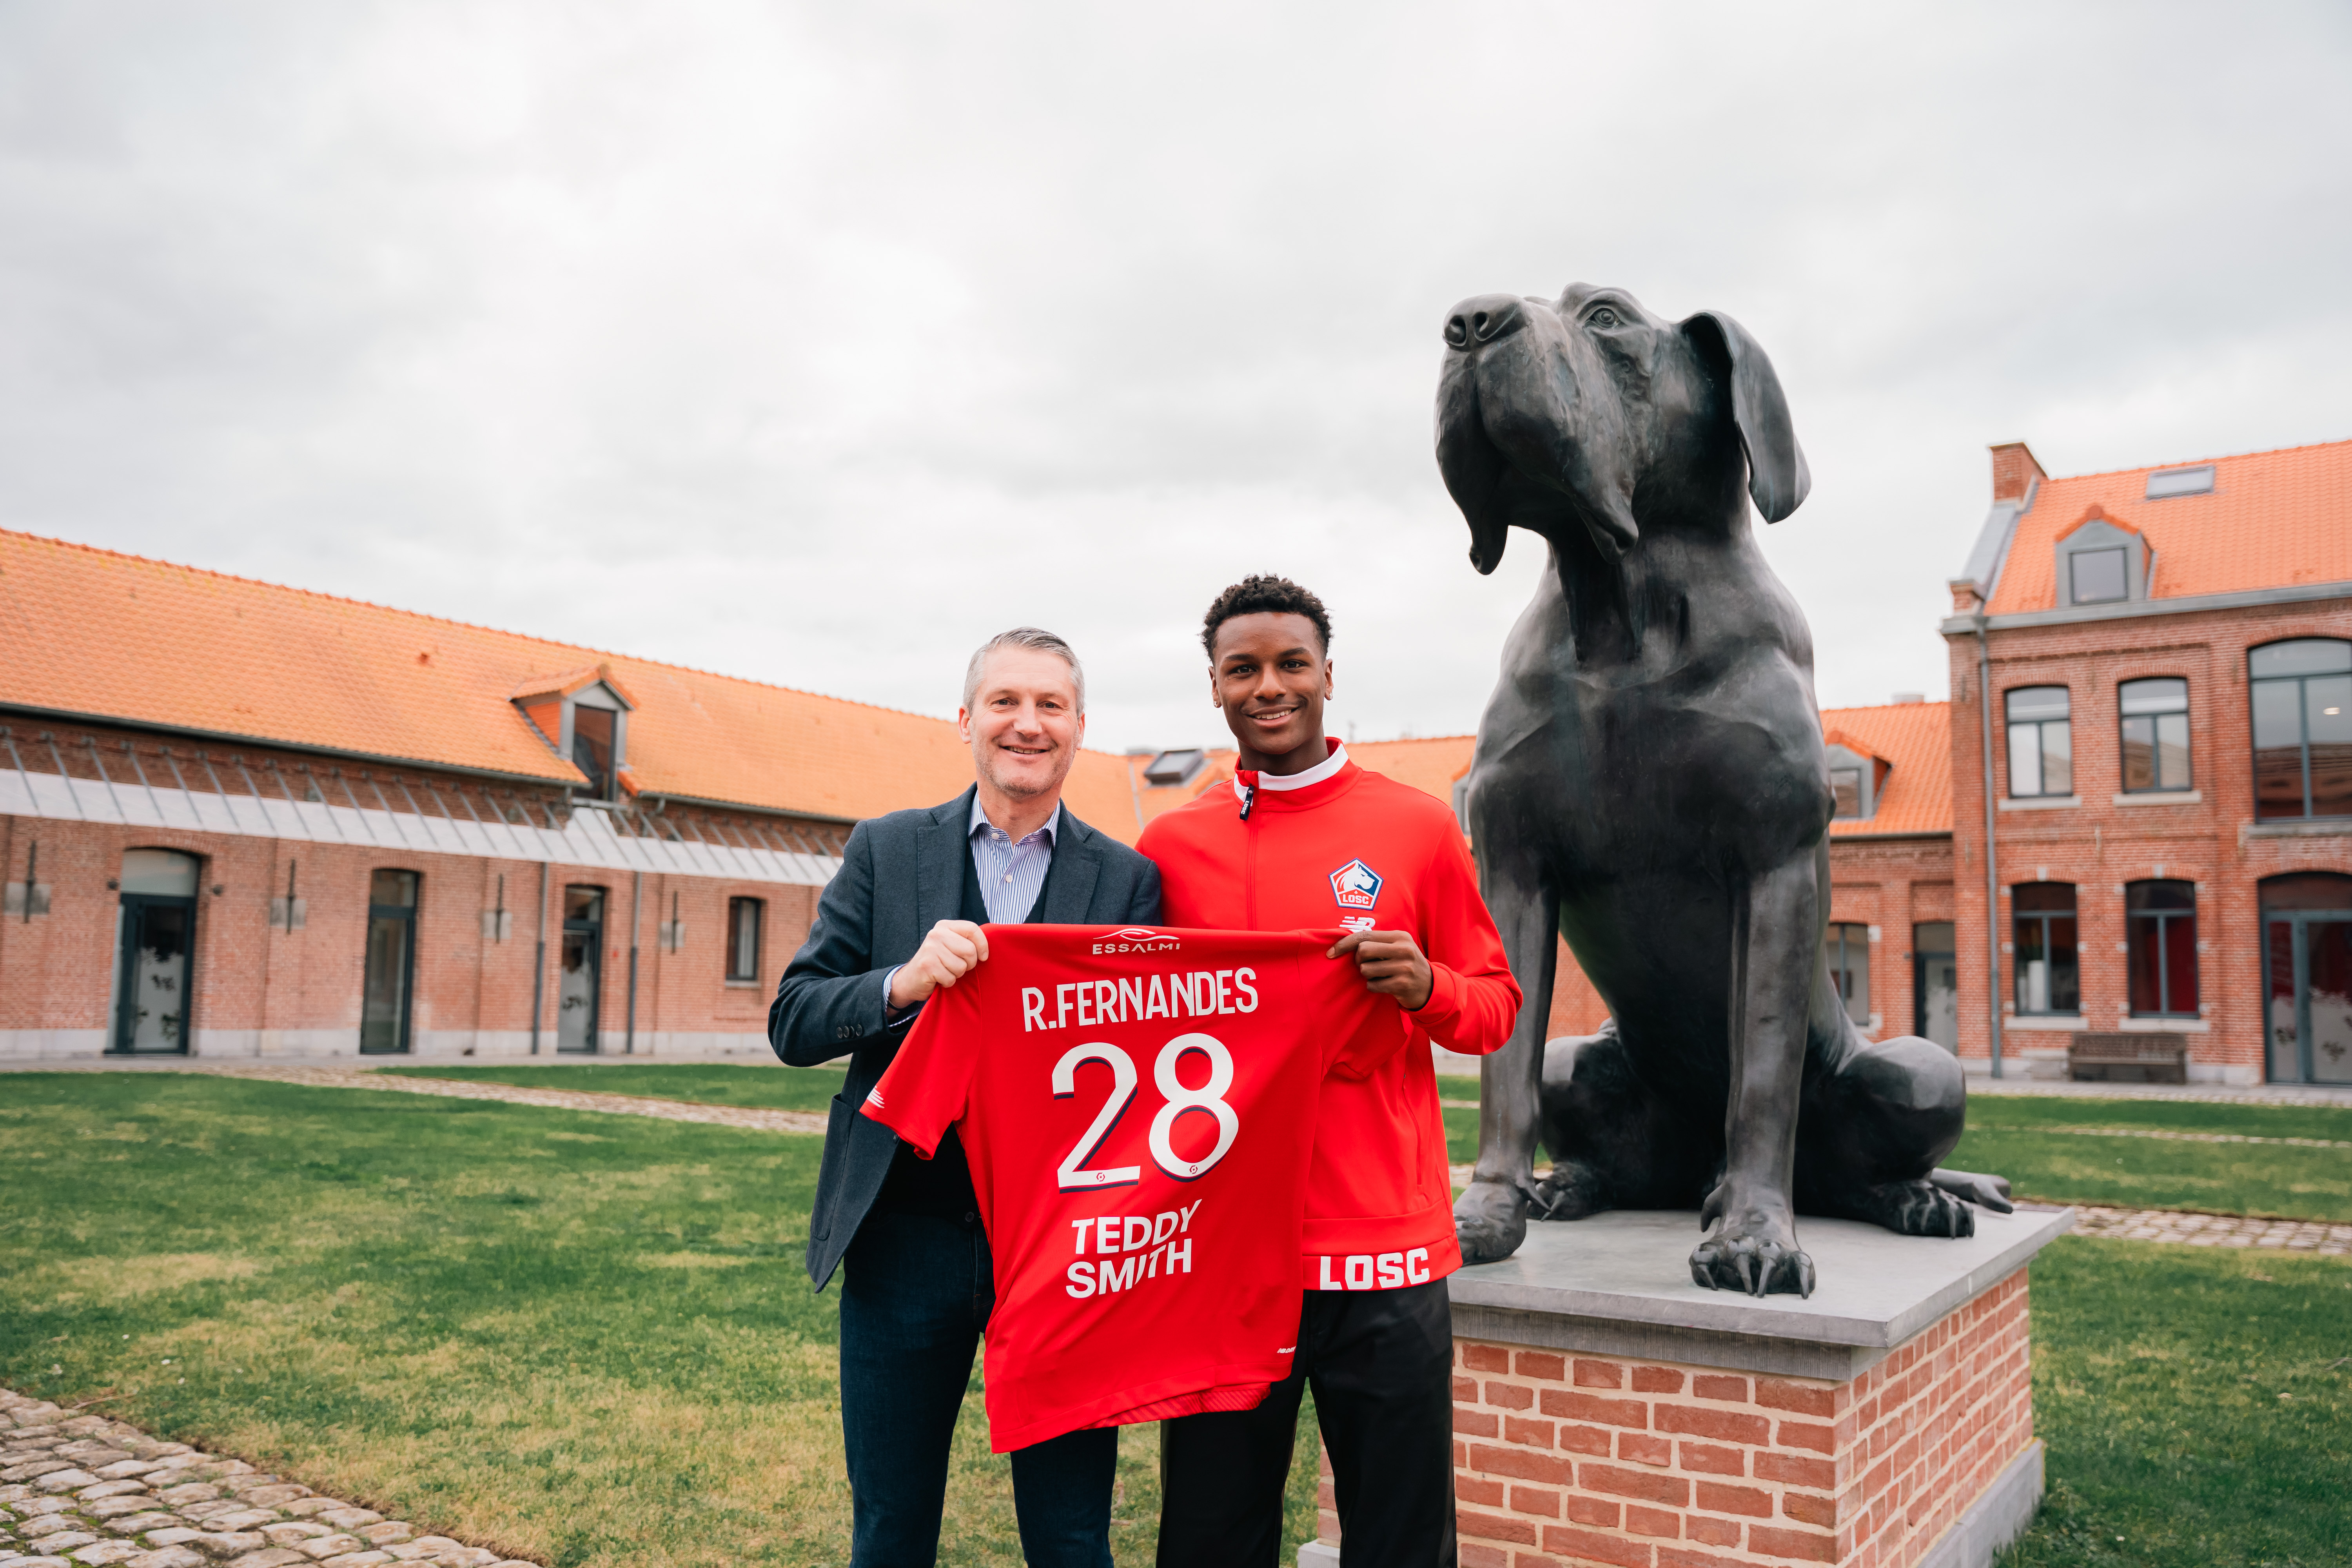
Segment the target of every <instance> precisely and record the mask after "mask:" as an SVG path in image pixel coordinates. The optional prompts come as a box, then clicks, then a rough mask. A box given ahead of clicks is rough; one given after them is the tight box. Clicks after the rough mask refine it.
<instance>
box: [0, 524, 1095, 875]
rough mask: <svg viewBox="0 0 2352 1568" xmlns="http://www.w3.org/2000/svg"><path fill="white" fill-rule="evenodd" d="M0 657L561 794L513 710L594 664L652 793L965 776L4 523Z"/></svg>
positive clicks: (856, 733)
mask: <svg viewBox="0 0 2352 1568" xmlns="http://www.w3.org/2000/svg"><path fill="white" fill-rule="evenodd" d="M0 647H5V648H7V650H8V652H7V655H6V657H5V658H0V703H5V704H12V705H16V706H20V707H26V708H36V709H45V710H52V711H56V712H61V713H71V714H79V715H84V716H88V717H92V718H101V719H115V720H123V721H132V722H139V723H147V724H155V725H162V726H166V727H169V728H173V729H179V730H186V731H200V732H206V733H210V734H214V735H219V736H223V737H234V738H238V739H245V740H249V741H253V742H271V743H274V744H278V745H286V746H295V747H313V748H318V749H320V750H325V751H331V752H342V753H346V754H357V755H360V756H364V757H380V758H384V759H387V760H394V761H401V762H407V763H419V764H425V765H437V766H444V767H453V768H463V769H468V770H472V771H477V772H480V773H495V774H504V775H506V776H508V777H511V778H516V779H529V780H538V781H541V782H544V783H547V784H556V785H562V784H578V783H580V782H582V775H581V774H580V773H579V771H578V770H577V769H575V768H574V767H573V766H572V764H571V763H569V762H566V761H565V760H564V759H562V757H559V756H558V755H556V753H555V750H554V748H553V747H552V746H551V745H550V744H549V743H548V742H547V741H546V740H545V738H544V737H543V736H541V733H540V732H539V731H538V730H536V729H535V728H533V726H532V725H531V723H530V720H529V719H527V718H526V717H525V716H524V715H523V713H522V711H521V710H520V709H518V708H517V707H516V706H515V705H514V703H513V702H512V701H510V700H509V698H510V697H512V696H513V695H515V694H516V693H517V692H518V691H519V690H524V689H529V690H530V691H540V690H544V689H549V687H550V686H551V684H552V685H570V684H572V683H573V682H575V681H582V678H583V676H585V675H593V673H594V672H595V670H596V669H597V668H599V667H600V666H601V667H604V668H606V669H608V670H609V671H610V673H611V675H612V677H613V678H614V679H615V681H616V683H618V684H620V685H621V686H622V687H623V689H625V691H626V692H627V694H628V700H630V701H631V702H632V703H634V704H635V711H634V712H632V713H631V714H630V716H629V742H628V746H629V755H628V763H629V769H630V773H631V774H632V775H633V778H632V782H633V783H634V784H635V787H636V789H637V790H638V791H639V792H641V793H644V794H650V795H679V796H685V797H688V798H693V799H699V800H709V801H718V802H724V803H729V804H736V805H749V806H753V807H762V808H766V809H769V810H775V811H791V812H802V813H806V814H809V815H812V816H828V817H837V818H862V817H867V816H878V815H879V814H881V813H883V812H886V811H894V810H898V809H899V808H901V807H905V806H920V805H937V804H938V803H939V802H940V801H942V800H946V799H949V798H950V797H952V796H953V795H956V794H957V793H958V792H959V791H961V790H962V789H963V788H965V787H966V786H967V785H969V784H971V753H970V752H969V751H967V750H966V749H965V748H964V746H963V745H962V743H961V742H959V741H958V740H957V738H956V732H955V726H954V725H952V724H950V723H948V722H946V721H943V720H939V719H928V718H925V717H923V716H922V715H920V714H916V713H906V712H900V711H898V710H894V709H888V708H877V707H873V706H871V705H869V704H866V703H862V702H851V701H845V700H842V699H840V698H836V697H821V696H818V695H816V694H814V693H813V692H807V691H797V690H793V689H791V688H788V687H781V686H769V685H765V684H763V683H761V682H760V681H756V680H743V679H737V678H735V677H732V676H725V675H713V674H710V673H709V672H708V671H705V670H698V669H688V668H683V667H680V666H677V665H670V664H656V663H654V662H653V661H651V660H649V659H640V658H629V657H628V656H626V655H624V654H614V653H605V652H603V651H601V650H598V649H594V648H586V647H574V646H572V645H570V644H566V643H558V642H552V641H550V640H548V639H546V638H544V637H525V636H522V635H520V634H519V633H515V632H502V631H494V630H492V629H490V628H488V627H485V626H467V625H465V624H463V623H461V622H457V621H445V620H440V619H437V618H436V617H434V616H421V615H416V614H413V613H411V612H409V611H405V610H394V609H387V608H385V607H384V606H383V605H370V604H364V603H362V602H360V601H358V600H353V599H338V598H332V597H330V596H329V595H323V594H313V593H309V592H306V591H303V590H300V589H296V588H285V587H280V586H278V585H277V584H268V583H257V582H254V581H251V580H250V579H247V578H242V577H231V576H227V575H226V574H221V573H216V572H205V571H199V570H197V569H196V568H194V567H190V566H178V565H173V564H171V563H165V562H160V561H149V560H144V559H142V558H141V557H138V556H132V555H122V554H118V553H116V552H112V551H108V550H98V549H93V548H90V547H89V546H87V545H79V544H72V543H67V542H60V541H58V540H53V539H42V538H38V537H37V536H34V535H31V534H25V533H12V532H8V531H0ZM583 683H584V682H583ZM1125 762H1126V759H1124V758H1120V757H1116V756H1111V755H1109V754H1108V753H1105V752H1081V753H1080V754H1079V757H1078V760H1077V762H1076V764H1075V765H1074V766H1073V767H1072V769H1071V773H1070V780H1069V783H1068V784H1067V785H1066V787H1065V791H1064V798H1065V799H1066V801H1067V802H1068V803H1069V806H1070V809H1071V810H1072V811H1074V812H1076V814H1077V815H1078V816H1080V817H1082V818H1084V819H1085V820H1086V821H1087V822H1088V823H1090V824H1092V825H1093V826H1097V827H1098V828H1100V829H1102V830H1103V831H1104V832H1106V833H1108V834H1110V835H1111V836H1112V837H1117V838H1118V839H1121V840H1122V841H1125V842H1129V843H1132V842H1133V841H1134V839H1135V837H1136V836H1137V834H1138V833H1139V832H1140V831H1141V828H1140V825H1139V823H1138V822H1137V820H1136V816H1137V813H1136V797H1135V795H1134V794H1133V793H1132V792H1131V791H1130V789H1129V776H1128V769H1127V767H1126V766H1125Z"/></svg>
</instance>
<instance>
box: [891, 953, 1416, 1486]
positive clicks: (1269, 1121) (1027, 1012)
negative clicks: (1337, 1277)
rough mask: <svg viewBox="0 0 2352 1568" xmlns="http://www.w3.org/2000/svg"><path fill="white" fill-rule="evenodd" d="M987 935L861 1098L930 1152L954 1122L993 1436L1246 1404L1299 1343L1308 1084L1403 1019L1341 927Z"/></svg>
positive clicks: (1361, 1054)
mask: <svg viewBox="0 0 2352 1568" xmlns="http://www.w3.org/2000/svg"><path fill="white" fill-rule="evenodd" d="M987 931H988V947H989V956H988V962H986V963H982V965H980V967H979V968H977V969H975V970H973V971H972V972H971V973H969V974H967V975H965V976H964V978H963V979H962V980H961V982H959V983H958V984H955V985H953V986H951V987H945V988H942V989H940V990H938V991H935V992H933V993H932V994H931V996H930V1000H929V1002H928V1003H926V1004H925V1005H924V1007H923V1016H921V1017H920V1018H919V1019H918V1020H917V1021H916V1024H915V1026H914V1028H913V1030H912V1031H911V1032H909V1034H908V1037H907V1040H906V1043H905V1044H904V1045H902V1046H900V1047H898V1057H897V1058H896V1059H894V1060H893V1061H892V1062H891V1064H890V1067H889V1070H887V1072H885V1073H884V1074H883V1075H882V1079H881V1081H880V1082H879V1083H877V1084H876V1085H875V1086H874V1091H873V1092H872V1093H871V1094H869V1095H867V1096H866V1104H865V1106H864V1107H863V1109H864V1110H865V1113H866V1115H867V1116H869V1117H872V1118H873V1119H874V1120H875V1121H879V1122H881V1123H882V1124H883V1125H884V1126H886V1127H887V1128H889V1129H890V1130H891V1131H894V1132H896V1133H898V1136H899V1137H901V1138H903V1139H905V1140H906V1141H907V1142H908V1143H910V1144H912V1145H914V1147H915V1149H916V1150H917V1151H918V1152H920V1153H921V1154H923V1155H924V1156H925V1157H927V1158H928V1157H929V1154H930V1152H931V1151H932V1150H933V1149H935V1148H937V1147H938V1145H939V1141H940V1137H941V1136H942V1135H943V1134H944V1133H945V1132H946V1131H947V1129H948V1128H949V1127H950V1125H958V1126H960V1127H961V1137H962V1141H963V1147H964V1152H965V1154H966V1156H967V1157H968V1158H969V1159H970V1160H971V1183H972V1188H973V1191H974V1192H975V1193H977V1194H979V1198H980V1216H981V1222H982V1225H983V1226H986V1228H987V1231H988V1245H989V1251H990V1253H991V1255H992V1258H994V1261H995V1266H996V1307H995V1310H994V1311H993V1312H992V1314H991V1315H990V1318H989V1321H988V1335H987V1339H988V1348H987V1352H986V1359H985V1362H984V1365H985V1369H986V1374H987V1388H988V1428H989V1443H990V1446H991V1447H993V1448H994V1449H995V1450H996V1451H997V1452H998V1453H1006V1452H1009V1451H1010V1450H1012V1449H1014V1448H1024V1447H1028V1446H1029V1445H1031V1444H1033V1443H1041V1442H1043V1441H1045V1439H1046V1438H1048V1437H1055V1436H1060V1435H1061V1434H1063V1433H1065V1432H1074V1431H1077V1430H1078V1429H1080V1428H1082V1427H1088V1426H1124V1425H1129V1424H1131V1423H1134V1422H1139V1421H1159V1420H1163V1419H1166V1418H1168V1417H1170V1416H1175V1415H1193V1414H1195V1413H1197V1412H1200V1411H1204V1410H1247V1409H1250V1408H1252V1407H1254V1406H1255V1405H1257V1404H1258V1402H1259V1401H1261V1400H1262V1399H1264V1398H1265V1390H1266V1386H1267V1384H1271V1383H1273V1382H1275V1381H1276V1380H1277V1379H1279V1378H1283V1377H1286V1376H1287V1375H1289V1373H1290V1366H1291V1359H1292V1355H1293V1352H1295V1351H1296V1349H1297V1344H1296V1340H1297V1331H1298V1303H1299V1286H1298V1265H1297V1257H1298V1247H1299V1224H1300V1215H1301V1212H1302V1208H1303V1205H1304V1202H1305V1197H1306V1184H1307V1158H1308V1153H1309V1151H1310V1149H1311V1148H1312V1145H1313V1129H1314V1126H1315V1114H1316V1101H1317V1099H1318V1095H1319V1093H1320V1090H1321V1086H1322V1082H1323V1079H1324V1075H1325V1073H1326V1072H1327V1071H1336V1072H1339V1073H1341V1074H1349V1073H1354V1074H1361V1073H1363V1072H1366V1071H1370V1070H1371V1069H1372V1068H1375V1067H1377V1066H1378V1065H1379V1063H1380V1061H1381V1060H1382V1059H1384V1058H1387V1057H1388V1056H1390V1055H1392V1054H1394V1053H1395V1052H1396V1051H1398V1050H1400V1049H1402V1047H1403V1045H1404V1043H1405V1040H1406V1039H1407V1037H1408V1036H1409V1034H1410V1030H1409V1029H1408V1028H1407V1027H1406V1026H1405V1024H1404V1021H1403V1020H1404V1014H1403V1011H1402V1009H1401V1008H1400V1007H1398V1006H1397V1005H1396V1004H1395V1003H1394V1002H1392V1001H1391V1000H1389V999H1388V998H1387V997H1384V996H1379V995H1375V994H1372V993H1370V992H1369V991H1367V990H1365V988H1364V984H1363V981H1362V980H1361V979H1360V977H1359V976H1358V975H1357V973H1356V967H1355V965H1354V964H1353V963H1349V962H1348V961H1346V960H1332V959H1328V958H1326V957H1324V956H1323V954H1324V952H1325V950H1326V949H1328V947H1329V946H1330V945H1331V943H1332V942H1335V941H1337V940H1338V939H1339V932H1338V931H1321V932H1312V931H1286V932H1265V931H1248V932H1245V931H1171V930H1147V929H1144V928H1142V927H1136V926H1130V927H1127V928H1124V929H1121V930H1115V931H1114V930H1107V929H1104V928H1100V927H1094V926H1050V925H1019V926H999V925H992V926H989V927H988V928H987ZM1423 1267H1424V1269H1425V1268H1426V1262H1425V1260H1424V1264H1423Z"/></svg>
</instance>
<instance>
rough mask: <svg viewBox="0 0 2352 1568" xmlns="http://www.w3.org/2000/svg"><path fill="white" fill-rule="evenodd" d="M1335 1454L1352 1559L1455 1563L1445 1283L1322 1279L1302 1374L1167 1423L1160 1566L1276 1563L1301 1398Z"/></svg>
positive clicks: (1304, 1324)
mask: <svg viewBox="0 0 2352 1568" xmlns="http://www.w3.org/2000/svg"><path fill="white" fill-rule="evenodd" d="M1308 1384H1313V1386H1314V1389H1315V1414H1316V1416H1317V1418H1318V1421H1319V1422H1320V1423H1321V1425H1322V1427H1323V1444H1324V1447H1325V1448H1326V1449H1328V1451H1329V1453H1330V1456H1331V1489H1332V1491H1333V1493H1334V1494H1335V1495H1336V1497H1337V1499H1338V1501H1339V1525H1340V1531H1341V1536H1342V1539H1341V1541H1340V1543H1339V1561H1340V1563H1342V1564H1344V1565H1345V1568H1371V1565H1373V1564H1381V1565H1385V1564H1390V1563H1395V1564H1399V1565H1400V1568H1402V1565H1406V1564H1410V1568H1453V1564H1454V1319H1453V1313H1452V1310H1450V1308H1449V1307H1448V1305H1447V1302H1446V1295H1445V1281H1444V1280H1443V1279H1433V1280H1431V1281H1430V1282H1429V1283H1428V1284H1426V1285H1412V1286H1408V1287H1407V1288H1405V1289H1402V1290H1309V1291H1308V1292H1307V1300H1306V1304H1305V1307H1304V1308H1303V1310H1301V1312H1300V1315H1299V1321H1298V1354H1297V1360H1296V1361H1295V1362H1293V1363H1292V1371H1291V1373H1290V1375H1289V1376H1288V1377H1286V1378H1285V1379H1283V1380H1282V1381H1281V1382H1280V1383H1277V1384H1275V1385H1274V1389H1273V1391H1272V1392H1271V1393H1269V1394H1267V1395H1266V1396H1265V1404H1263V1405H1259V1406H1258V1407H1257V1408H1256V1409H1255V1410H1244V1411H1240V1412H1236V1413H1233V1414H1218V1415H1186V1416H1183V1417H1181V1418H1180V1419H1178V1420H1174V1421H1169V1422H1163V1423H1162V1424H1161V1426H1160V1559H1159V1561H1160V1568H1275V1560H1276V1555H1277V1554H1278V1553H1279V1552H1280V1551H1281V1549H1282V1492H1283V1487H1284V1485H1285V1483H1286V1482H1287V1481H1288V1480H1289V1479H1290V1457H1291V1456H1290V1450H1291V1440H1292V1437H1293V1436H1294V1435H1295V1434H1296V1433H1297V1429H1298V1397H1299V1392H1300V1390H1301V1389H1302V1388H1304V1387H1306V1386H1307V1385H1308Z"/></svg>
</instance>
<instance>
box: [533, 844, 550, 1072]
mask: <svg viewBox="0 0 2352 1568" xmlns="http://www.w3.org/2000/svg"><path fill="white" fill-rule="evenodd" d="M546 997H547V862H546V861H544V860H541V862H540V863H539V942H538V945H537V946H536V947H535V948H533V949H532V953H531V964H530V1054H531V1055H532V1056H537V1055H539V1016H540V1007H541V1005H542V1004H543V1003H544V1001H545V1000H546Z"/></svg>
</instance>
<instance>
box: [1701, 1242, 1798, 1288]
mask: <svg viewBox="0 0 2352 1568" xmlns="http://www.w3.org/2000/svg"><path fill="white" fill-rule="evenodd" d="M1691 1279H1693V1280H1694V1281H1695V1282H1696V1283H1698V1284H1700V1285H1704V1286H1706V1288H1707V1289H1710V1290H1744V1291H1746V1292H1747V1293H1748V1295H1750V1296H1775V1295H1777V1296H1810V1295H1811V1294H1812V1293H1813V1282H1814V1281H1813V1260H1812V1259H1811V1258H1808V1257H1806V1256H1805V1255H1804V1253H1803V1252H1801V1251H1800V1250H1799V1249H1798V1247H1796V1246H1795V1245H1794V1243H1793V1242H1789V1243H1783V1242H1780V1241H1775V1240H1773V1239H1771V1238H1770V1237H1756V1236H1738V1237H1733V1236H1718V1237H1714V1238H1713V1239H1711V1240H1707V1241H1703V1242H1700V1243H1699V1244H1698V1247H1697V1249H1696V1250H1695V1251H1694V1252H1692V1254H1691Z"/></svg>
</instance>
